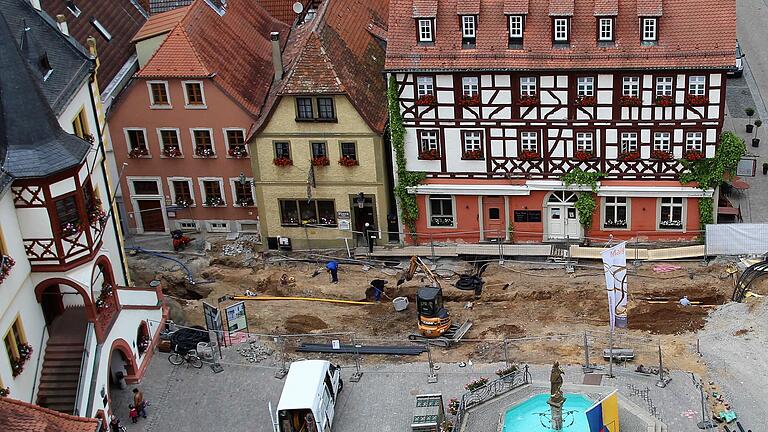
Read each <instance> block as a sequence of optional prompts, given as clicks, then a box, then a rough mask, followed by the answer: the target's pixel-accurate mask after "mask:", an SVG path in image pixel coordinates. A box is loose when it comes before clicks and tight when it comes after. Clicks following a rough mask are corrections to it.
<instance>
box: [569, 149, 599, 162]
mask: <svg viewBox="0 0 768 432" xmlns="http://www.w3.org/2000/svg"><path fill="white" fill-rule="evenodd" d="M574 157H575V158H576V159H578V160H580V161H586V160H590V159H592V158H594V157H595V155H594V154H592V152H587V151H577V152H576V154H574Z"/></svg>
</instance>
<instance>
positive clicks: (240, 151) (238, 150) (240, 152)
mask: <svg viewBox="0 0 768 432" xmlns="http://www.w3.org/2000/svg"><path fill="white" fill-rule="evenodd" d="M229 156H230V157H232V158H235V159H243V158H245V157H248V150H246V148H245V146H244V145H234V146H232V147H230V148H229Z"/></svg>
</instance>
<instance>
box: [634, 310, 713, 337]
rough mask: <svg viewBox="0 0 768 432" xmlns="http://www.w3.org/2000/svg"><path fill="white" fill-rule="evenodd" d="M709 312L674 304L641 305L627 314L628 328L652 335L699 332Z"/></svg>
mask: <svg viewBox="0 0 768 432" xmlns="http://www.w3.org/2000/svg"><path fill="white" fill-rule="evenodd" d="M708 312H709V310H708V309H707V308H703V307H683V306H680V305H679V304H676V303H662V304H652V303H643V304H640V305H638V306H636V307H634V308H631V309H630V310H629V312H628V318H629V328H630V329H632V330H645V331H649V332H651V333H653V334H680V333H685V332H690V331H696V330H700V329H702V328H703V327H704V321H705V319H706V317H707V313H708Z"/></svg>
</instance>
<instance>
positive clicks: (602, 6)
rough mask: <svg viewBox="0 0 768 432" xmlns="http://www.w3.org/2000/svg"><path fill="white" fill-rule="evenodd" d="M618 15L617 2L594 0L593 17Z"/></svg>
mask: <svg viewBox="0 0 768 432" xmlns="http://www.w3.org/2000/svg"><path fill="white" fill-rule="evenodd" d="M618 14H619V0H595V16H614V15H618Z"/></svg>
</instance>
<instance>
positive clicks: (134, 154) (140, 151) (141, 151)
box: [128, 146, 149, 159]
mask: <svg viewBox="0 0 768 432" xmlns="http://www.w3.org/2000/svg"><path fill="white" fill-rule="evenodd" d="M147 155H149V151H148V150H147V147H146V146H138V147H134V148H132V149H131V151H130V152H128V157H129V158H131V159H136V158H140V157H144V156H147Z"/></svg>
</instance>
